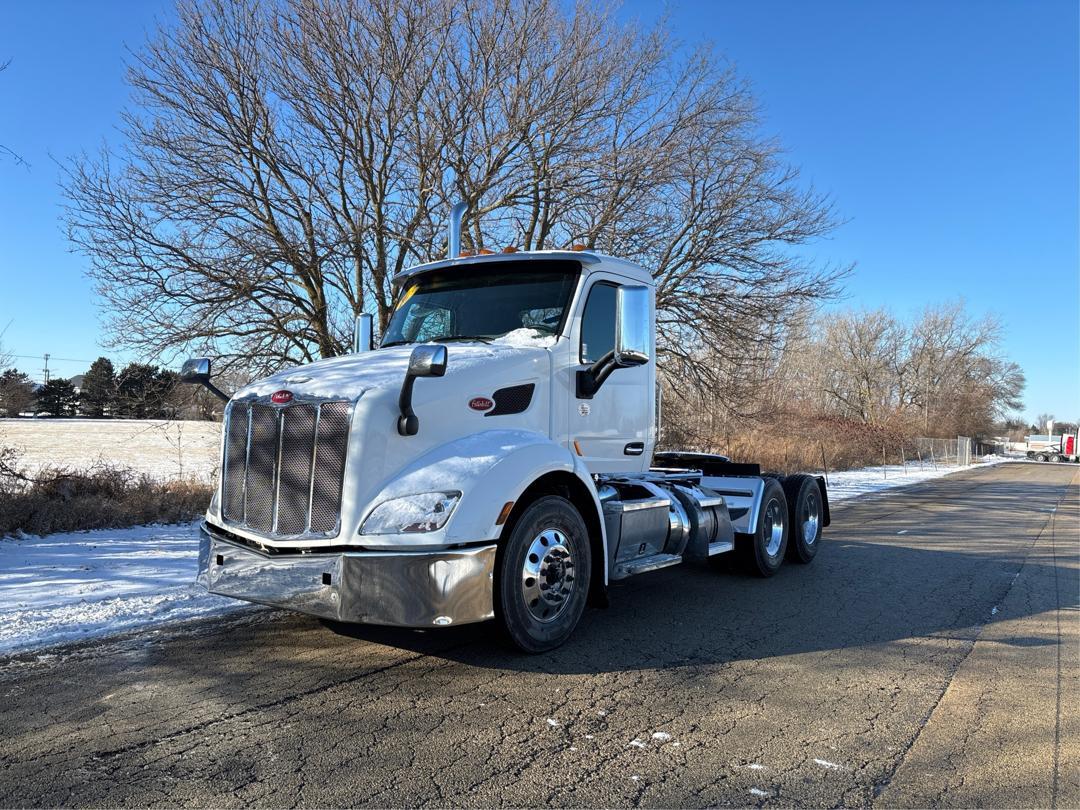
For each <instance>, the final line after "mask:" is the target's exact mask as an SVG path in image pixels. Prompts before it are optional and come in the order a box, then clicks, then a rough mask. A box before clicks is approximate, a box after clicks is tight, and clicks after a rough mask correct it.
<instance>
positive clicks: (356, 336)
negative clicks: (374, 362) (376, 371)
mask: <svg viewBox="0 0 1080 810" xmlns="http://www.w3.org/2000/svg"><path fill="white" fill-rule="evenodd" d="M374 333H375V319H374V318H372V317H371V314H370V313H367V312H363V313H361V314H360V315H357V316H356V325H355V327H354V328H353V354H359V353H360V352H370V351H371V345H372V344H371V340H372V335H373V334H374Z"/></svg>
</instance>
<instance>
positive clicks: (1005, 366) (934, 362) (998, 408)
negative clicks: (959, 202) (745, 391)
mask: <svg viewBox="0 0 1080 810" xmlns="http://www.w3.org/2000/svg"><path fill="white" fill-rule="evenodd" d="M1001 336H1002V330H1001V325H1000V322H999V321H998V320H997V319H996V318H994V317H992V316H988V317H982V318H979V317H974V316H972V315H971V314H970V313H969V312H968V311H967V310H966V309H965V307H964V306H963V304H962V303H961V302H952V303H946V304H942V305H936V306H929V307H927V308H926V309H925V310H923V311H922V312H921V313H919V314H918V315H916V316H915V317H913V318H911V319H901V318H898V317H897V316H896V315H894V314H893V313H891V312H889V311H888V310H886V309H875V310H853V311H839V312H826V313H807V315H806V317H805V318H804V319H802V321H801V322H796V323H793V324H792V326H791V328H790V329H789V331H788V333H787V335H786V337H785V340H784V344H783V346H782V347H781V348H780V349H779V350H778V351H777V352H775V353H772V354H763V355H762V356H761V357H760V358H759V371H758V373H759V374H760V383H761V385H760V386H758V390H759V391H760V395H759V396H757V397H755V398H753V399H751V400H747V401H746V402H745V403H744V407H745V412H744V414H742V415H741V416H740V417H737V418H735V419H732V418H730V417H729V415H727V414H724V413H722V412H719V411H717V410H716V409H713V408H710V407H709V406H708V403H707V402H703V401H700V400H698V399H695V398H694V396H693V394H692V392H690V393H689V395H688V394H687V392H686V391H685V390H680V385H679V381H677V380H676V381H671V380H668V382H667V384H666V387H667V389H668V390H669V391H672V392H677V395H676V396H671V397H669V398H668V399H667V400H665V406H666V407H665V418H666V419H667V420H668V426H669V434H671V433H672V432H674V433H675V434H676V435H677V436H678V437H679V438H680V439H681V440H682V441H683V442H686V443H691V444H695V443H696V444H716V445H717V446H720V447H722V446H724V445H725V439H724V438H723V437H725V436H732V435H735V434H737V433H738V432H739V431H740V430H741V429H742V428H743V427H745V425H746V424H747V423H752V424H755V425H772V426H773V427H774V428H775V432H776V435H778V436H782V435H786V434H790V432H791V431H792V429H793V427H792V426H798V425H803V426H805V425H807V424H817V425H823V424H828V423H830V422H836V423H843V424H846V425H849V426H852V427H853V428H856V429H857V428H859V426H861V427H862V428H864V430H862V431H861V433H864V434H865V435H867V436H869V435H888V436H890V437H899V438H902V437H916V436H928V437H950V436H951V437H956V436H957V435H963V436H970V437H990V436H996V435H1002V434H1004V433H1008V432H1009V431H1010V430H1011V429H1015V428H1016V426H1017V425H1018V424H1019V422H1018V420H1017V418H1016V417H1014V416H1012V414H1014V413H1015V412H1016V411H1017V410H1019V409H1020V408H1021V407H1022V406H1023V403H1022V401H1021V395H1022V393H1023V390H1024V386H1025V380H1024V374H1023V372H1022V371H1021V369H1020V367H1019V366H1017V364H1016V363H1013V362H1011V361H1009V360H1008V359H1007V358H1006V357H1004V356H1002V354H1001V351H1000V346H1001ZM1044 430H1045V429H1044ZM856 432H860V431H858V430H856ZM717 437H719V439H718V438H717ZM891 440H892V439H890V441H891ZM878 446H879V447H880V445H878Z"/></svg>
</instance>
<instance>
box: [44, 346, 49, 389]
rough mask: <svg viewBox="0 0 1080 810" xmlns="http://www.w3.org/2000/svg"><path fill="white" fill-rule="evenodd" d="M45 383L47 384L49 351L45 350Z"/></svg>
mask: <svg viewBox="0 0 1080 810" xmlns="http://www.w3.org/2000/svg"><path fill="white" fill-rule="evenodd" d="M45 384H46V385H48V384H49V353H48V352H45Z"/></svg>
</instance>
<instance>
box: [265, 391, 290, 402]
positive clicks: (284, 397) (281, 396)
mask: <svg viewBox="0 0 1080 810" xmlns="http://www.w3.org/2000/svg"><path fill="white" fill-rule="evenodd" d="M270 401H271V402H273V403H274V404H275V405H288V404H289V403H290V402H292V391H275V392H274V393H272V394H271V395H270Z"/></svg>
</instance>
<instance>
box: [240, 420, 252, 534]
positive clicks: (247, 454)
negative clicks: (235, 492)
mask: <svg viewBox="0 0 1080 810" xmlns="http://www.w3.org/2000/svg"><path fill="white" fill-rule="evenodd" d="M251 410H252V408H251V403H250V402H249V403H248V406H247V417H248V425H247V445H246V446H245V447H244V489H243V493H244V518H243V524H242V525H244V526H247V525H248V519H247V479H248V467H249V466H250V464H251Z"/></svg>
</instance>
